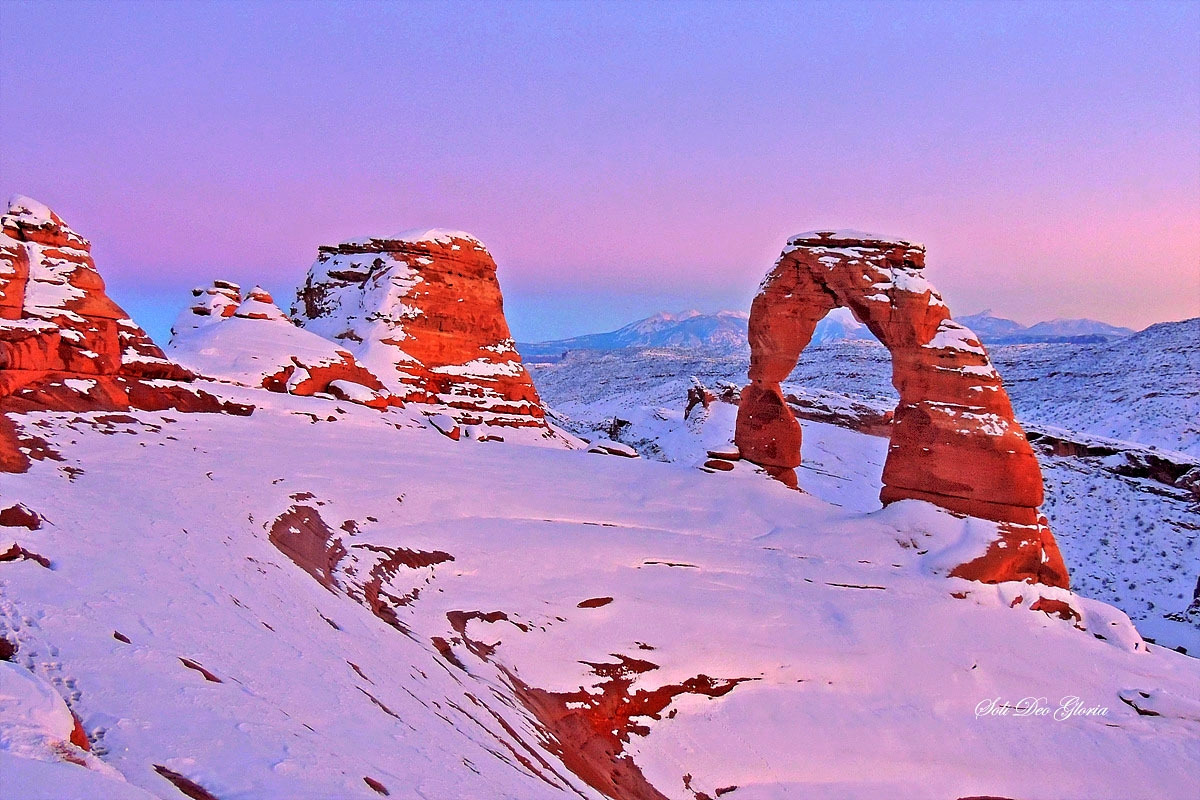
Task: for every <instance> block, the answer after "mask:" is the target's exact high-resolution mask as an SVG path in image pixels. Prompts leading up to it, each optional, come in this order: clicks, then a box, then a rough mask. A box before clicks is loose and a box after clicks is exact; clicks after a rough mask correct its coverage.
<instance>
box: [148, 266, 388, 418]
mask: <svg viewBox="0 0 1200 800" xmlns="http://www.w3.org/2000/svg"><path fill="white" fill-rule="evenodd" d="M192 296H193V298H194V302H193V303H192V306H191V307H190V308H188V309H185V310H184V312H183V313H182V314H180V315H179V319H178V320H176V322H175V325H174V326H173V327H172V329H171V331H172V335H171V343H170V345H169V350H170V353H171V356H172V357H174V358H175V359H176V360H177V361H179V362H180V363H181V364H184V365H186V366H187V367H188V368H190V369H192V370H195V371H196V372H197V373H199V374H201V375H205V376H207V377H210V378H214V379H216V380H223V381H229V382H232V383H237V384H241V385H243V386H249V387H252V388H256V389H258V388H261V389H267V390H268V391H272V392H280V393H287V394H294V395H299V396H302V397H308V396H311V395H314V394H318V393H324V394H328V395H331V396H333V397H336V398H338V399H340V400H347V401H350V402H355V403H360V404H362V405H366V406H370V407H371V408H378V409H383V408H388V407H389V406H398V405H400V404H401V401H400V399H399V398H397V397H395V396H394V395H392V394H391V393H390V392H388V391H387V390H386V389H385V388H384V386H383V382H382V381H380V380H379V378H378V377H377V376H376V375H374V374H373V373H372V372H371V371H370V370H368V369H366V368H365V367H363V366H362V365H361V364H359V363H358V362H357V361H356V360H355V358H354V356H353V355H351V354H350V353H349V352H348V351H347V350H346V349H345V348H343V347H339V346H338V345H335V344H334V343H333V342H330V341H328V340H326V339H322V338H321V337H320V336H318V335H316V334H315V333H312V332H310V331H306V330H304V329H303V328H299V327H296V325H294V324H293V323H292V321H291V320H290V319H288V316H287V315H286V314H284V313H283V311H282V310H280V308H279V307H278V306H277V305H275V300H274V298H272V297H271V294H270V293H269V292H267V291H266V290H265V289H263V288H261V287H258V286H255V287H254V288H253V289H251V290H250V291H248V292H247V293H246V296H245V297H244V298H243V297H242V293H241V288H240V287H239V286H238V285H237V284H235V283H230V282H229V281H221V280H218V281H213V283H212V285H211V286H208V287H201V288H197V289H193V290H192Z"/></svg>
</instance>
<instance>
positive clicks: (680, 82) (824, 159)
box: [0, 1, 1200, 340]
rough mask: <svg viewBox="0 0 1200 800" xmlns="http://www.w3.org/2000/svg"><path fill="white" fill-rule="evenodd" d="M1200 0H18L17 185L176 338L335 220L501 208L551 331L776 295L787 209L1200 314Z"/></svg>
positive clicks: (941, 275)
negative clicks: (186, 323) (216, 288)
mask: <svg viewBox="0 0 1200 800" xmlns="http://www.w3.org/2000/svg"><path fill="white" fill-rule="evenodd" d="M1198 40H1200V4H1196V3H1185V2H1144V3H1015V2H1011V3H992V2H963V3H939V2H906V3H899V2H897V3H888V2H866V3H858V2H845V3H836V2H826V3H767V2H762V3H758V2H741V3H699V2H694V3H693V2H675V3H656V4H649V3H621V2H609V3H582V2H576V3H533V2H527V3H522V2H512V3H392V4H381V3H326V2H312V3H302V4H301V3H274V2H265V1H264V2H244V3H225V2H176V3H169V4H163V3H159V4H152V3H136V2H132V3H131V2H112V3H92V2H74V3H50V2H4V3H0V113H2V114H3V115H4V118H5V119H6V122H7V123H8V124H7V125H6V132H5V143H4V147H3V148H0V193H2V194H3V195H5V196H7V195H8V194H13V193H22V194H28V195H31V196H33V197H36V198H38V199H40V200H43V201H44V202H46V203H48V204H50V205H51V206H52V207H54V208H55V209H56V210H57V211H59V213H61V214H62V216H63V217H64V218H65V219H66V220H67V221H68V222H69V223H70V224H72V225H73V226H75V227H76V228H77V229H78V230H80V232H82V233H83V234H84V235H85V236H88V237H89V238H91V239H92V241H93V243H94V247H95V255H96V258H97V262H98V265H99V267H100V269H101V271H102V273H103V274H104V276H105V278H106V280H107V281H108V283H109V285H110V287H111V291H112V294H113V296H114V297H115V298H116V299H117V300H118V301H119V302H122V303H123V304H124V305H126V306H127V307H128V308H129V310H130V311H131V312H132V313H133V314H134V315H135V316H136V317H137V318H138V319H139V320H140V321H141V322H143V324H145V325H146V326H147V327H148V328H149V329H150V330H151V331H152V332H153V333H155V334H157V335H160V336H161V335H162V333H163V332H164V331H165V328H166V327H167V326H169V324H170V320H171V319H172V318H173V317H174V315H175V314H176V313H177V311H178V310H179V309H180V308H182V307H183V306H184V305H185V304H186V303H187V301H188V295H187V291H188V289H189V288H190V287H191V286H193V285H195V284H198V283H203V282H206V281H208V280H210V279H211V278H214V277H226V278H230V279H233V280H236V281H239V282H241V283H244V284H247V285H249V284H253V283H261V284H263V285H264V286H266V287H267V288H268V289H270V290H272V291H273V292H274V293H275V294H276V295H277V299H279V300H280V304H281V305H284V306H286V305H287V300H288V299H289V297H288V296H289V295H290V290H291V289H292V287H294V286H296V285H297V284H298V283H300V282H301V281H302V280H303V275H304V272H305V270H306V269H307V267H308V266H309V264H311V262H312V260H313V258H314V257H315V252H316V247H317V245H319V244H323V243H331V242H335V241H340V240H342V239H346V238H350V237H353V236H357V235H361V234H364V233H387V232H390V231H397V230H402V229H406V228H412V227H418V226H442V227H455V228H462V229H465V230H469V231H471V232H472V233H474V234H476V235H477V236H479V237H480V238H481V239H482V240H483V241H485V242H486V243H487V244H488V246H489V247H490V249H491V250H492V252H493V253H494V255H495V256H496V259H497V261H498V263H499V264H500V269H501V271H500V276H501V281H502V286H503V289H504V294H505V301H506V309H507V311H508V314H509V319H510V323H511V326H512V328H513V330H514V333H515V334H516V335H517V336H518V338H521V339H524V340H536V339H547V338H560V337H565V336H571V335H576V334H579V333H584V332H591V331H596V330H606V329H611V328H615V327H618V326H619V325H621V324H623V323H625V322H628V321H630V320H632V319H635V318H638V317H643V316H647V315H648V314H650V313H652V312H654V311H657V310H661V309H667V310H680V309H684V308H690V307H697V308H701V309H710V310H715V309H718V308H743V309H744V308H746V307H748V304H749V300H750V298H751V296H752V295H753V293H754V291H755V288H756V287H757V285H758V282H759V280H760V279H761V277H762V275H763V274H764V273H765V272H766V271H767V270H768V269H769V267H770V265H771V263H772V262H773V261H774V259H775V257H776V256H777V255H778V253H779V250H780V248H781V246H782V245H783V242H784V239H785V238H786V236H787V235H789V234H791V233H794V232H796V231H798V230H805V229H811V228H814V227H818V226H823V225H831V226H836V227H855V228H863V229H868V230H871V229H875V230H881V231H883V232H895V233H900V234H903V235H905V236H908V237H911V238H915V239H918V240H921V241H924V242H925V243H926V244H927V245H928V247H929V258H928V263H929V267H928V272H929V275H930V278H931V279H932V280H933V282H934V283H935V284H936V285H937V286H938V287H939V288H940V289H941V290H942V293H943V294H944V295H945V296H946V298H947V300H948V302H949V303H950V305H951V308H952V309H954V310H955V311H956V313H958V314H960V315H964V314H968V313H972V312H975V311H978V310H980V309H982V308H985V307H991V308H993V309H994V310H995V311H996V313H998V314H1000V315H1002V316H1009V317H1012V318H1015V319H1017V320H1019V321H1021V322H1026V323H1029V322H1034V321H1037V320H1040V319H1048V318H1053V317H1081V316H1087V317H1093V318H1098V319H1103V320H1105V321H1109V322H1112V323H1115V324H1121V325H1128V326H1131V327H1138V328H1140V327H1144V326H1145V325H1147V324H1149V323H1151V322H1154V321H1158V320H1162V319H1178V318H1183V317H1188V316H1196V315H1200V261H1198V257H1197V253H1200V48H1198V47H1196V42H1197V41H1198Z"/></svg>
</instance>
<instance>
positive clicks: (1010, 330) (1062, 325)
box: [957, 309, 1137, 344]
mask: <svg viewBox="0 0 1200 800" xmlns="http://www.w3.org/2000/svg"><path fill="white" fill-rule="evenodd" d="M957 319H958V321H959V322H961V323H962V324H963V325H966V326H967V327H968V328H970V329H971V330H973V331H975V333H976V334H977V335H978V336H979V338H980V339H981V340H982V341H984V342H987V343H989V344H1024V343H1028V342H1074V343H1077V344H1091V343H1095V342H1106V341H1111V340H1113V339H1123V338H1125V337H1126V336H1132V335H1133V334H1134V333H1137V331H1135V330H1133V329H1132V328H1120V327H1118V326H1116V325H1109V324H1108V323H1107V322H1099V321H1097V320H1094V319H1052V320H1050V321H1049V322H1039V323H1037V324H1034V325H1030V326H1028V327H1027V326H1025V325H1022V324H1021V323H1019V322H1015V321H1013V320H1011V319H1005V318H1004V317H997V316H994V315H993V314H992V312H991V309H988V310H986V311H981V312H979V313H978V314H970V315H968V316H965V317H958V318H957Z"/></svg>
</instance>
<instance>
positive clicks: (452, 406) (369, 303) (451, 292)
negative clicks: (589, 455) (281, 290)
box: [292, 230, 546, 428]
mask: <svg viewBox="0 0 1200 800" xmlns="http://www.w3.org/2000/svg"><path fill="white" fill-rule="evenodd" d="M292 315H293V317H294V318H295V319H296V320H297V322H299V324H301V325H303V326H304V327H305V328H306V329H307V330H310V331H313V332H314V333H317V334H319V335H321V336H323V337H325V338H327V339H331V340H334V341H337V342H340V343H341V344H342V345H343V346H344V347H346V348H347V349H348V350H350V351H351V352H353V354H354V355H355V357H356V358H357V359H358V360H359V362H361V363H362V364H364V365H365V366H366V367H367V368H368V369H370V370H371V371H372V372H374V373H375V374H376V375H378V376H379V377H380V379H381V380H382V381H383V383H384V385H385V386H386V387H387V388H388V389H389V390H390V391H392V392H393V393H395V394H396V395H398V396H400V397H401V398H403V399H404V401H405V402H410V403H421V404H429V405H433V406H439V407H442V408H444V409H445V410H446V413H449V414H450V415H451V416H453V417H454V418H455V419H456V420H457V421H458V422H460V423H463V424H466V425H480V424H482V425H491V426H502V427H517V428H546V423H545V419H544V417H545V413H544V411H543V409H542V405H541V400H540V399H539V398H538V394H537V391H536V390H535V389H534V386H533V382H532V381H531V380H530V378H529V373H528V372H526V370H525V367H524V365H523V364H522V363H521V357H520V355H519V354H518V353H517V351H516V348H515V347H514V345H513V340H512V336H511V334H510V333H509V330H508V323H507V321H506V320H505V318H504V306H503V298H502V297H501V294H500V284H499V282H498V281H497V279H496V262H495V261H494V260H492V256H491V254H490V253H489V252H488V251H487V248H485V247H484V246H483V244H482V243H480V242H479V241H478V240H477V239H475V238H474V237H472V236H470V235H469V234H466V233H462V232H459V231H443V230H429V231H413V232H408V233H404V234H400V235H398V236H395V237H391V238H373V239H367V240H364V241H355V242H345V243H343V244H340V245H336V246H333V247H321V248H320V249H319V255H318V258H317V261H316V262H315V263H314V264H313V265H312V268H311V269H310V270H309V273H308V278H307V280H306V281H305V283H304V285H303V286H302V287H301V288H300V290H299V292H298V294H297V297H296V303H295V306H294V307H293V309H292Z"/></svg>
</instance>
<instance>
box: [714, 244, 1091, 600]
mask: <svg viewBox="0 0 1200 800" xmlns="http://www.w3.org/2000/svg"><path fill="white" fill-rule="evenodd" d="M924 264H925V249H924V247H922V246H921V245H919V244H914V243H911V242H907V241H903V240H898V239H886V238H882V237H877V236H872V235H869V234H861V233H857V232H837V231H822V232H814V233H809V234H801V235H800V236H796V237H793V238H792V239H790V240H789V241H788V246H787V247H786V248H785V249H784V251H783V254H782V255H781V256H780V258H779V261H778V262H776V264H775V268H774V269H773V270H772V271H771V273H770V274H769V275H767V277H766V279H765V280H764V281H763V284H762V287H761V288H760V290H759V293H758V296H757V297H756V298H755V299H754V304H753V306H752V307H751V312H750V328H749V338H750V348H751V356H750V373H749V377H750V384H749V385H748V386H746V388H745V389H744V390H743V392H742V399H741V406H740V409H739V413H738V421H737V432H736V443H737V445H738V448H739V449H740V452H741V454H742V456H743V457H744V458H747V459H749V460H751V461H754V462H756V463H758V464H761V465H763V466H765V467H766V468H767V469H768V470H769V471H771V472H772V473H773V474H776V475H777V476H778V477H780V478H782V479H783V480H785V481H786V482H790V483H793V484H794V481H795V477H794V473H793V472H792V470H793V469H794V468H795V467H797V466H798V465H799V464H800V440H801V434H800V426H799V423H797V422H796V418H795V417H794V416H793V414H792V412H791V410H790V409H789V408H788V406H787V403H786V402H785V400H784V398H783V395H782V394H781V392H780V388H779V384H780V382H781V381H783V380H784V379H786V378H787V376H788V374H789V373H790V372H791V371H792V369H793V368H794V367H795V365H796V360H797V359H798V357H799V355H800V352H801V351H802V350H803V349H804V347H805V346H806V345H807V344H808V342H809V340H810V339H811V338H812V335H813V331H814V329H815V328H816V325H817V323H818V322H819V321H820V320H821V319H822V318H823V317H824V316H825V315H826V314H827V313H829V311H830V310H832V309H834V308H837V307H846V308H849V309H850V310H851V311H853V312H854V315H855V316H856V317H857V318H858V319H859V320H860V321H862V322H863V323H864V324H865V325H866V326H867V327H868V328H869V329H870V331H871V332H872V333H873V334H874V335H875V336H876V338H878V339H879V341H880V342H882V343H883V344H884V345H885V346H886V347H887V348H888V350H889V351H890V352H891V355H892V382H893V384H894V385H895V387H896V389H897V391H898V392H899V394H900V402H899V404H898V405H897V407H896V411H895V415H894V419H893V422H892V431H891V445H890V449H889V452H888V458H887V462H886V464H885V465H884V470H883V482H884V487H883V490H882V492H881V494H880V499H881V500H882V501H883V502H884V503H889V502H892V501H895V500H902V499H918V500H927V501H929V502H932V503H935V504H937V505H940V506H942V507H944V508H947V509H949V510H951V511H956V512H960V513H964V514H969V515H972V516H977V517H982V518H984V519H991V520H996V521H999V522H1002V523H1004V525H1003V526H1002V527H1003V530H1004V531H1005V533H1004V534H1003V537H1002V539H1001V540H999V541H997V542H995V543H993V545H992V548H991V550H990V551H989V552H988V553H987V554H986V555H985V556H984V557H983V558H981V559H978V560H976V561H973V562H971V563H969V564H965V565H963V566H962V567H960V568H959V569H958V570H956V571H955V574H959V575H962V576H963V577H967V578H972V579H977V580H985V581H1003V580H1026V579H1031V580H1035V581H1039V582H1042V583H1048V584H1052V585H1056V586H1064V587H1065V586H1066V584H1067V574H1066V567H1065V566H1064V565H1063V562H1062V557H1061V556H1060V555H1059V553H1058V548H1057V546H1056V545H1055V543H1054V537H1053V536H1052V535H1051V533H1050V530H1049V528H1048V527H1047V524H1046V520H1045V517H1043V516H1041V514H1040V513H1039V512H1038V506H1040V505H1041V503H1042V499H1043V498H1042V493H1043V489H1042V475H1041V470H1040V468H1039V467H1038V463H1037V459H1036V458H1035V456H1034V453H1033V449H1032V447H1030V445H1029V442H1028V441H1027V440H1026V438H1025V432H1024V431H1023V430H1022V429H1021V426H1020V425H1019V424H1017V422H1016V420H1015V419H1014V418H1013V411H1012V405H1011V404H1010V403H1009V399H1008V394H1007V392H1005V390H1004V386H1003V384H1002V383H1001V380H1000V376H999V375H998V374H997V372H996V370H995V369H994V368H993V367H992V364H991V361H990V360H989V358H988V355H987V351H986V350H985V349H984V347H983V345H982V344H980V342H979V339H978V338H977V337H976V336H975V335H974V334H973V333H972V332H971V331H970V330H968V329H967V328H965V327H963V326H962V325H959V324H958V323H956V322H954V320H953V319H951V317H950V310H949V309H948V308H947V307H946V304H945V303H944V302H943V301H942V298H941V296H940V295H938V293H937V291H936V290H934V288H933V287H932V286H931V285H930V284H929V282H928V281H926V280H925V278H924V276H923V275H922V273H921V270H922V268H923V267H924ZM789 479H790V480H789Z"/></svg>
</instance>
